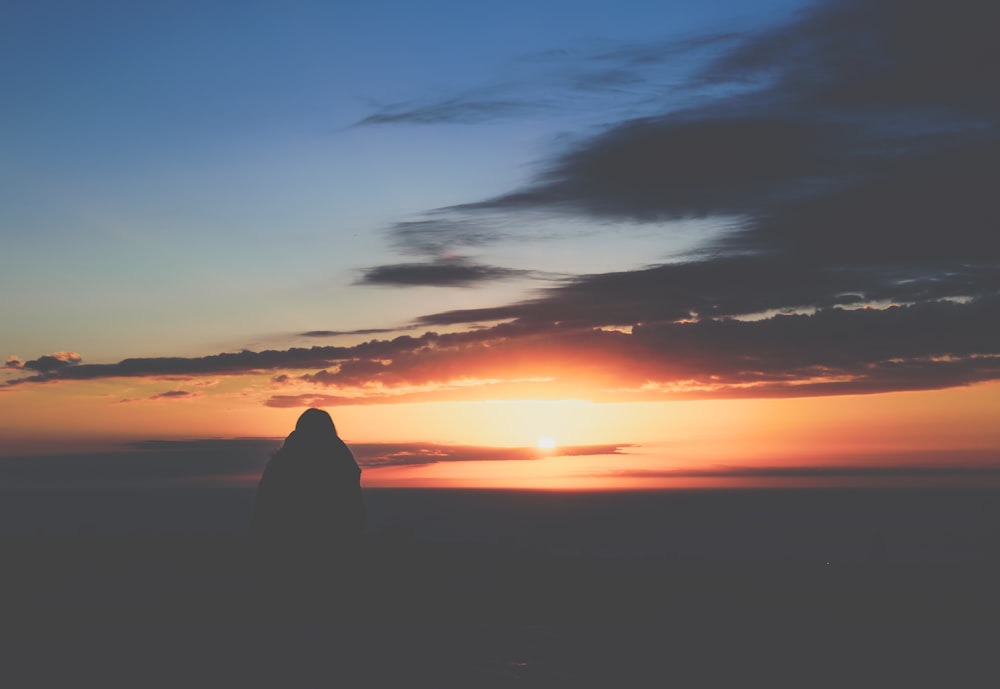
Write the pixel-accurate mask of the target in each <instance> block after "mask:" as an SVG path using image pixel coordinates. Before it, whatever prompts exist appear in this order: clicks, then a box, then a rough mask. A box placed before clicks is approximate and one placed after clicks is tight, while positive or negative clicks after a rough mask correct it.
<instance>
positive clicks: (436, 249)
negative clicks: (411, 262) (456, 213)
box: [389, 214, 506, 256]
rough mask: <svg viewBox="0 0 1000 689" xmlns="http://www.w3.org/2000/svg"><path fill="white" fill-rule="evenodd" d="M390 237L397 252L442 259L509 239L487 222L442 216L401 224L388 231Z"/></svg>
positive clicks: (483, 219)
mask: <svg viewBox="0 0 1000 689" xmlns="http://www.w3.org/2000/svg"><path fill="white" fill-rule="evenodd" d="M389 234H390V239H391V241H392V243H393V244H394V245H395V246H396V248H398V249H401V250H403V251H406V252H408V253H419V254H426V255H428V256H443V255H446V254H448V253H450V252H451V251H453V250H455V249H456V248H468V247H480V246H483V245H486V244H492V243H494V242H497V241H499V240H501V239H504V238H505V237H506V235H505V234H504V232H503V230H502V225H501V224H500V223H497V222H491V221H490V220H489V219H488V218H484V217H481V216H480V217H476V218H449V217H446V216H445V215H441V214H434V217H429V218H425V219H423V220H408V221H404V222H398V223H396V224H394V225H393V226H392V227H391V228H390V229H389Z"/></svg>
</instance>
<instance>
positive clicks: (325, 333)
mask: <svg viewBox="0 0 1000 689" xmlns="http://www.w3.org/2000/svg"><path fill="white" fill-rule="evenodd" d="M396 330H398V328H365V329H362V330H309V331H308V332H304V333H299V337H338V336H342V335H380V334H382V333H391V332H396Z"/></svg>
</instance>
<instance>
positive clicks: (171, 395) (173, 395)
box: [149, 390, 199, 400]
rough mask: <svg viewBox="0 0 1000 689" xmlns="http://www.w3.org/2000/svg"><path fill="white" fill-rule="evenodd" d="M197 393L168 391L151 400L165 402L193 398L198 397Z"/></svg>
mask: <svg viewBox="0 0 1000 689" xmlns="http://www.w3.org/2000/svg"><path fill="white" fill-rule="evenodd" d="M198 396H199V394H198V393H197V392H190V391H188V390H167V391H166V392H161V393H158V394H156V395H153V396H152V397H150V398H149V399H151V400H164V399H184V398H191V397H198Z"/></svg>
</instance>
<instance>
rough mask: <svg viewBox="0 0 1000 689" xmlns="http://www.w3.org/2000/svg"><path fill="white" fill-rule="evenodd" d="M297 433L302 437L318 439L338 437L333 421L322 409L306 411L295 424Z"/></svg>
mask: <svg viewBox="0 0 1000 689" xmlns="http://www.w3.org/2000/svg"><path fill="white" fill-rule="evenodd" d="M295 431H296V432H297V433H298V434H299V435H302V436H307V437H310V438H316V437H321V436H330V435H333V436H335V435H337V427H336V426H334V425H333V419H331V418H330V415H329V414H327V413H326V412H325V411H323V410H322V409H306V410H305V411H304V412H302V416H300V417H299V420H298V421H297V422H296V423H295Z"/></svg>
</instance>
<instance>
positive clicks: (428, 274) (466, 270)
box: [358, 259, 532, 287]
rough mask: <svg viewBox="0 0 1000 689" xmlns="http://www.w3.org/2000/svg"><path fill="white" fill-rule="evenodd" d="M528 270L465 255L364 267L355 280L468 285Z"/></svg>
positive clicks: (525, 273)
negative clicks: (481, 262) (473, 258)
mask: <svg viewBox="0 0 1000 689" xmlns="http://www.w3.org/2000/svg"><path fill="white" fill-rule="evenodd" d="M531 274H532V273H531V271H527V270H515V269H512V268H501V267H499V266H490V265H483V264H479V263H473V262H472V261H468V260H465V259H451V260H447V259H445V260H438V261H432V262H427V263H395V264H392V265H384V266H376V267H374V268H369V269H368V270H366V271H364V273H363V275H362V277H361V279H360V280H358V284H361V285H390V286H397V287H398V286H430V287H468V286H470V285H474V284H477V283H480V282H489V281H494V280H505V279H511V278H516V277H524V276H527V275H531Z"/></svg>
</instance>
